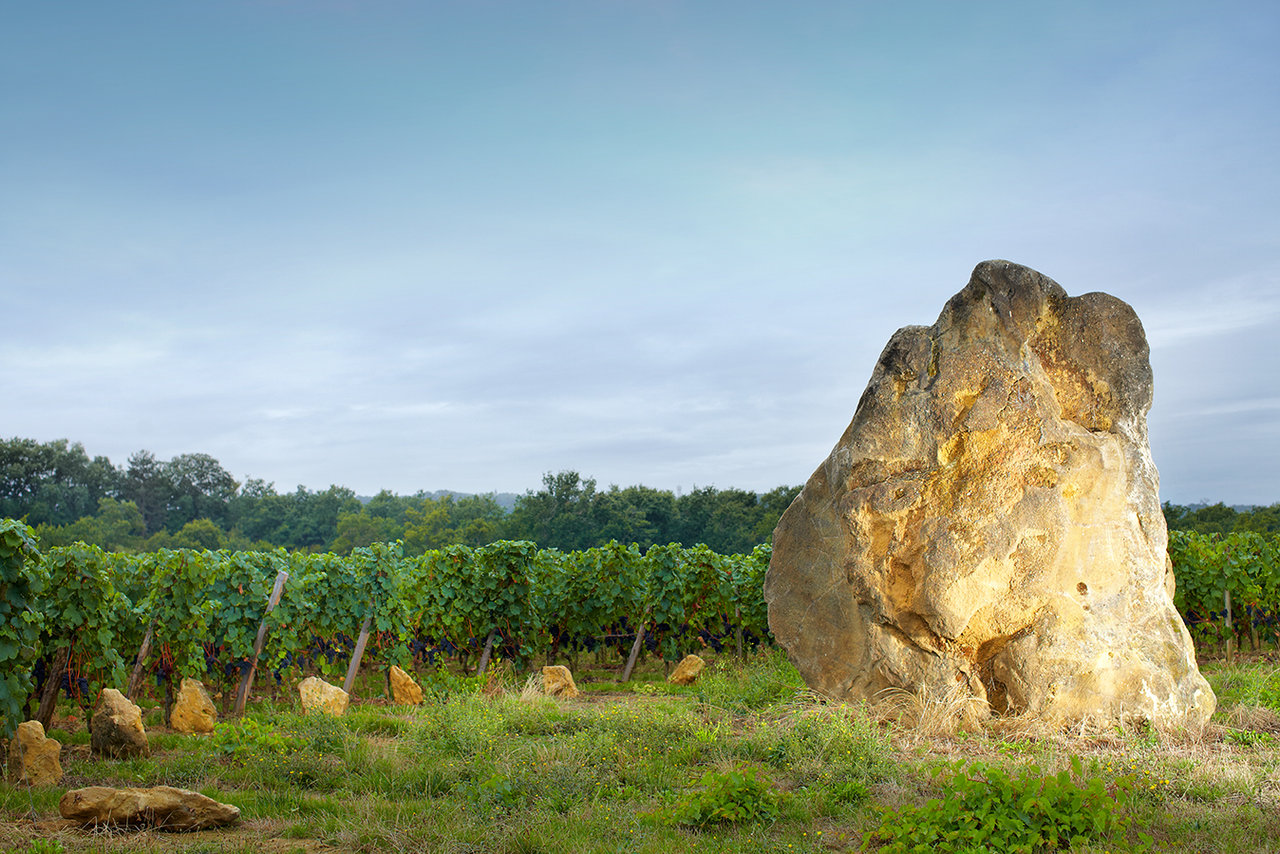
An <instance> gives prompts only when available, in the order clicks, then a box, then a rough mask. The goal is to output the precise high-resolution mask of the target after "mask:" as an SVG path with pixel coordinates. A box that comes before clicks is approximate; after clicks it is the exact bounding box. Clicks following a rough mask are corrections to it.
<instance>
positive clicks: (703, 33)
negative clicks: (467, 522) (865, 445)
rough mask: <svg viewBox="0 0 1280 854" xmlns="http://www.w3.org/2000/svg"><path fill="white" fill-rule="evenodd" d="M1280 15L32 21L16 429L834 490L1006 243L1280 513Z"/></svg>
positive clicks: (1221, 463) (404, 478)
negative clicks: (850, 438)
mask: <svg viewBox="0 0 1280 854" xmlns="http://www.w3.org/2000/svg"><path fill="white" fill-rule="evenodd" d="M1277 44H1280V5H1278V4H1276V3H1274V2H1273V0H1258V2H1233V0H1225V2H1214V3H1207V2H1194V3H1188V2H1178V0H1156V2H1147V0H1137V1H1136V2H1125V3H1116V2H1114V0H1103V1H1102V2H1093V0H1079V2H1045V3H1026V2H1025V0H1024V1H1023V2H1016V3H1014V2H1007V3H1006V2H981V0H976V2H965V3H958V2H954V0H946V2H912V1H911V0H904V2H899V3H885V2H862V0H842V2H814V0H788V2H747V3H744V2H742V0H734V2H728V0H704V2H678V1H677V0H504V1H503V2H491V0H458V1H457V2H452V0H418V2H408V0H404V1H403V2H397V1H396V0H358V2H357V0H349V2H339V0H305V2H304V0H219V2H194V0H137V2H130V0H123V1H122V2H119V3H102V2H100V0H60V2H57V3H18V2H10V3H3V4H0V300H3V305H4V307H5V311H4V313H3V317H4V319H5V323H4V331H3V332H2V333H0V399H3V401H4V406H3V408H2V409H0V435H4V436H5V437H14V436H21V437H25V438H33V439H38V440H40V441H49V440H53V439H59V438H67V439H70V440H72V441H78V442H81V443H83V445H84V447H85V449H86V451H87V452H88V453H89V454H90V455H99V454H103V455H106V456H109V457H110V458H111V460H112V461H113V462H115V463H118V464H123V463H125V462H126V460H127V458H128V456H129V455H130V454H132V453H133V452H135V451H137V450H140V449H147V450H149V451H151V452H153V453H154V454H155V455H156V456H157V457H159V458H161V459H168V458H170V457H172V456H174V455H177V454H181V453H207V454H211V455H212V456H214V457H215V458H217V459H218V460H219V461H220V462H221V463H222V465H223V466H224V467H225V468H226V469H227V470H228V471H230V472H231V473H232V474H233V475H235V476H236V477H237V478H238V479H242V480H243V479H244V478H246V477H256V478H262V479H264V480H266V481H269V482H273V483H274V484H275V485H276V487H277V488H278V489H280V490H281V491H290V490H292V489H293V488H295V487H296V486H298V485H303V486H306V487H308V488H310V489H324V488H326V487H327V486H329V485H330V484H339V485H343V486H348V487H350V488H352V489H354V490H355V491H356V492H357V493H360V494H366V495H368V494H373V493H375V492H377V491H378V490H380V489H390V490H391V491H393V492H396V493H400V494H411V493H414V492H417V491H418V490H426V491H428V492H430V491H433V490H437V489H453V490H459V491H463V492H491V491H496V492H517V493H522V492H524V491H526V490H529V489H537V488H539V487H540V485H541V479H542V476H543V475H544V474H545V473H548V472H557V471H561V470H565V469H572V470H575V471H578V472H580V473H581V474H583V475H584V476H588V477H593V478H595V479H596V480H597V481H598V482H599V484H600V486H602V487H603V486H607V485H609V484H617V485H620V486H629V485H633V484H645V485H648V486H652V487H657V488H664V489H672V490H679V491H685V492H687V491H689V490H691V489H693V488H695V487H704V486H715V487H717V488H721V489H724V488H730V487H736V488H741V489H751V490H756V491H766V490H769V489H772V488H774V487H776V486H779V485H782V484H799V483H803V482H804V481H805V480H806V479H807V478H808V476H809V475H810V474H811V473H812V471H813V470H814V469H815V468H816V467H817V466H818V464H819V463H821V462H822V460H823V459H824V458H825V457H826V455H827V454H828V453H829V452H830V450H831V448H832V446H833V445H834V443H835V441H836V440H837V439H838V438H839V436H840V434H841V433H842V432H843V430H844V428H845V426H846V425H847V424H848V422H849V420H850V418H851V417H852V415H853V412H854V409H855V407H856V404H857V401H858V398H859V396H860V395H861V393H862V390H863V388H864V387H865V385H866V383H867V380H868V379H869V377H870V375H871V371H872V368H873V367H874V364H875V361H876V358H877V357H878V355H879V353H880V351H881V349H882V348H883V347H884V345H885V343H886V342H887V341H888V338H889V336H890V335H891V334H892V333H893V331H894V330H895V329H897V328H899V327H902V326H906V325H912V324H924V325H928V324H930V323H932V322H933V321H934V320H935V319H936V318H937V316H938V313H939V312H940V311H941V309H942V306H943V304H944V303H945V302H946V300H947V299H948V298H949V297H950V296H951V295H952V294H954V293H955V292H957V291H958V290H960V289H961V288H962V287H963V286H964V285H965V283H966V282H967V281H968V277H969V274H970V272H971V270H972V269H973V267H974V265H975V264H977V263H978V262H980V261H982V260H985V259H989V258H1005V259H1008V260H1011V261H1015V262H1018V263H1021V264H1026V265H1027V266H1030V267H1033V268H1035V269H1037V270H1039V271H1041V272H1042V273H1044V274H1045V275H1047V276H1050V277H1051V278H1053V279H1055V280H1056V281H1057V282H1059V283H1060V284H1061V285H1062V286H1063V287H1064V288H1065V289H1066V290H1067V291H1068V292H1069V293H1071V294H1073V295H1074V294H1080V293H1084V292H1088V291H1106V292H1108V293H1111V294H1113V295H1115V296H1117V297H1119V298H1121V299H1123V300H1125V301H1126V302H1128V303H1129V304H1130V305H1132V306H1133V307H1134V308H1135V309H1136V310H1137V312H1138V315H1139V317H1140V318H1141V319H1142V321H1143V324H1144V326H1145V328H1146V331H1147V336H1148V340H1149V342H1150V344H1151V360H1152V365H1153V369H1154V372H1155V404H1154V406H1153V408H1152V410H1151V413H1150V416H1149V425H1150V437H1151V451H1152V455H1153V457H1154V459H1155V462H1156V465H1157V467H1158V468H1159V470H1160V473H1161V498H1162V499H1164V500H1171V501H1173V502H1175V503H1192V502H1198V501H1202V500H1207V501H1219V500H1221V501H1225V502H1227V503H1228V504H1238V503H1243V504H1271V503H1274V502H1277V501H1280V370H1278V369H1277V362H1278V358H1277V357H1278V356H1280V346H1278V345H1277V343H1276V330H1277V327H1278V326H1280V170H1278V169H1277V164H1278V162H1280V157H1278V156H1277V152H1280V50H1278V49H1277V47H1276V46H1277Z"/></svg>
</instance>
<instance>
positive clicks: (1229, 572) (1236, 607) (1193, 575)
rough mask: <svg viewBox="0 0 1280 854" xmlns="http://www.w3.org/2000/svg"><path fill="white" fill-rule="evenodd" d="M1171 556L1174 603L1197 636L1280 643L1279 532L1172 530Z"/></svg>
mask: <svg viewBox="0 0 1280 854" xmlns="http://www.w3.org/2000/svg"><path fill="white" fill-rule="evenodd" d="M1169 559H1170V561H1172V563H1173V570H1174V577H1175V580H1176V581H1177V592H1176V593H1175V594H1174V603H1175V604H1176V605H1177V606H1178V610H1179V611H1180V612H1181V613H1182V615H1183V619H1184V620H1186V622H1187V625H1188V626H1189V627H1190V629H1191V631H1192V633H1193V634H1194V635H1195V636H1196V638H1197V640H1199V641H1201V642H1202V643H1204V642H1210V643H1216V642H1219V641H1225V640H1226V639H1227V638H1229V637H1230V638H1232V639H1234V641H1235V643H1236V645H1237V648H1238V647H1239V644H1240V643H1241V642H1242V641H1244V640H1246V639H1247V640H1248V641H1249V642H1250V644H1251V645H1252V646H1253V648H1254V649H1259V648H1261V644H1262V642H1263V641H1271V642H1274V643H1277V644H1280V535H1276V534H1271V535H1264V534H1258V533H1253V532H1239V533H1232V534H1197V533H1193V532H1190V531H1170V532H1169ZM1228 620H1229V621H1230V622H1229V623H1228Z"/></svg>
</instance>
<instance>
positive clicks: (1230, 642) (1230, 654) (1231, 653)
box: [1222, 590, 1236, 664]
mask: <svg viewBox="0 0 1280 854" xmlns="http://www.w3.org/2000/svg"><path fill="white" fill-rule="evenodd" d="M1222 600H1223V604H1224V605H1225V606H1226V612H1227V663H1228V664H1230V663H1232V662H1234V661H1235V660H1236V655H1235V645H1236V629H1235V626H1234V625H1233V624H1232V621H1231V591H1230V590H1226V591H1223V594H1222Z"/></svg>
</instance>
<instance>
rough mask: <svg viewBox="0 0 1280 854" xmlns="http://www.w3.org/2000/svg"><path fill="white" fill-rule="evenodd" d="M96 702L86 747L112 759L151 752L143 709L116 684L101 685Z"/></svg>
mask: <svg viewBox="0 0 1280 854" xmlns="http://www.w3.org/2000/svg"><path fill="white" fill-rule="evenodd" d="M99 702H100V705H99V706H98V709H97V711H95V712H94V713H93V717H92V718H90V719H89V749H90V750H91V751H92V752H94V753H96V754H99V755H101V756H109V757H112V758H114V759H123V758H126V757H129V756H150V755H151V747H150V745H148V744H147V731H146V730H145V729H144V728H143V726H142V709H140V708H138V706H137V705H135V704H134V703H132V702H130V700H129V698H128V697H126V696H125V695H124V694H121V693H120V692H119V691H117V690H116V689H115V688H103V689H102V696H101V698H100V701H99Z"/></svg>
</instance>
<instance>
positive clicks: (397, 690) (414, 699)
mask: <svg viewBox="0 0 1280 854" xmlns="http://www.w3.org/2000/svg"><path fill="white" fill-rule="evenodd" d="M391 701H392V702H394V703H399V704H402V705H409V706H416V705H418V704H419V703H421V702H422V689H421V688H420V687H418V683H417V682H414V681H413V677H412V676H410V675H409V674H408V673H405V672H404V671H403V670H401V669H400V668H399V667H397V666H395V665H394V664H393V665H391Z"/></svg>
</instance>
